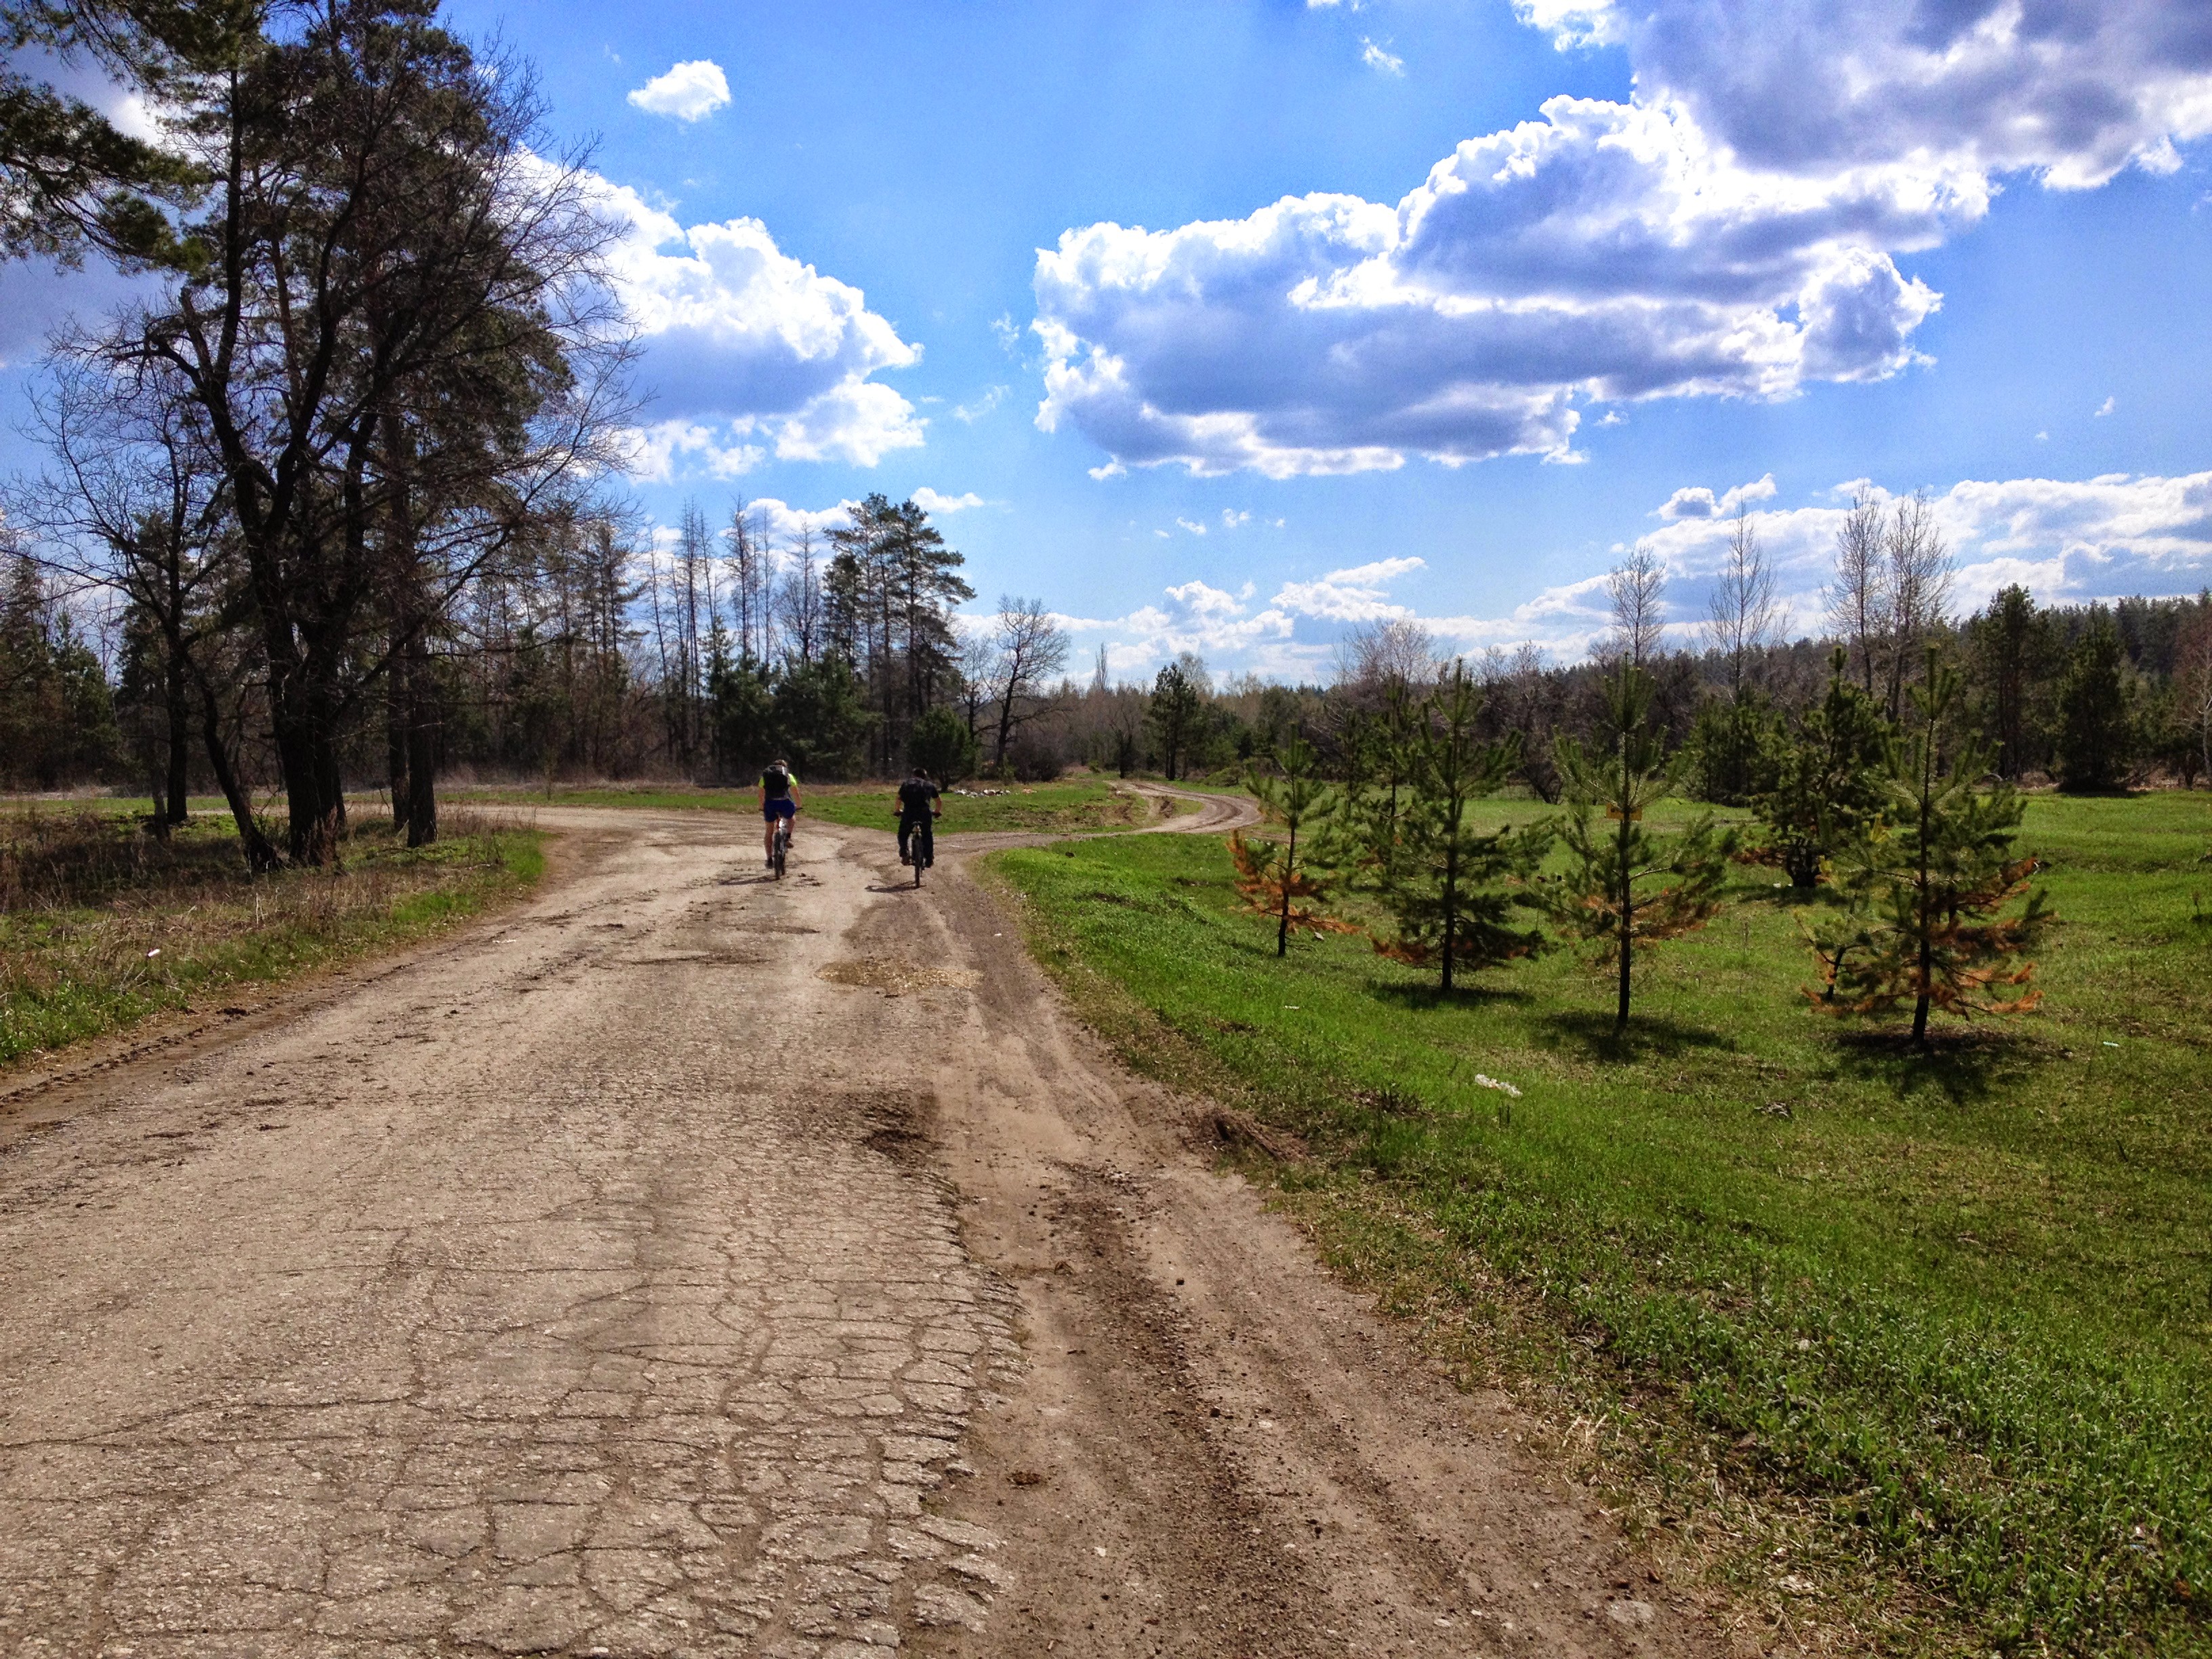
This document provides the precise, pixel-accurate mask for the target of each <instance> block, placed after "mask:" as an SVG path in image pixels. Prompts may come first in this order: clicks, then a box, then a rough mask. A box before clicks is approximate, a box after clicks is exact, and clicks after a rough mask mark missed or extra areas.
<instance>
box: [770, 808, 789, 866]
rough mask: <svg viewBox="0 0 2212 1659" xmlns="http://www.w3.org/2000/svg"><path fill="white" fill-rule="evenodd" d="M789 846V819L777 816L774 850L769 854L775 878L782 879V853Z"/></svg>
mask: <svg viewBox="0 0 2212 1659" xmlns="http://www.w3.org/2000/svg"><path fill="white" fill-rule="evenodd" d="M790 847H791V820H790V819H789V818H778V819H777V820H776V821H775V852H773V853H771V854H769V860H770V862H772V863H773V864H774V865H775V878H776V879H777V880H778V881H781V880H782V879H783V855H784V854H785V853H786V852H787V851H788V850H789V848H790Z"/></svg>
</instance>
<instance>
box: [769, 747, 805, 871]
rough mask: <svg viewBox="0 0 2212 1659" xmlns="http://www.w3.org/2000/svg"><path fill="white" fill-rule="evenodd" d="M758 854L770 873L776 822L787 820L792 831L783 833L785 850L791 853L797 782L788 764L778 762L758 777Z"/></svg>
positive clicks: (796, 814)
mask: <svg viewBox="0 0 2212 1659" xmlns="http://www.w3.org/2000/svg"><path fill="white" fill-rule="evenodd" d="M760 792H761V820H762V823H761V851H762V852H763V853H764V854H766V855H767V857H766V859H765V860H763V861H764V862H765V863H766V864H767V866H768V867H769V869H771V870H773V869H775V821H776V820H777V819H778V818H785V819H787V820H789V822H790V824H791V828H790V829H787V830H786V831H785V832H784V842H783V844H784V848H785V850H786V851H787V852H788V851H789V850H790V848H791V844H792V842H793V839H794V838H795V837H796V836H797V834H798V831H799V780H798V779H797V778H795V777H793V776H792V775H791V763H790V762H789V761H786V760H777V761H775V762H773V763H770V764H769V769H768V770H767V771H765V772H763V773H762V774H761V781H760Z"/></svg>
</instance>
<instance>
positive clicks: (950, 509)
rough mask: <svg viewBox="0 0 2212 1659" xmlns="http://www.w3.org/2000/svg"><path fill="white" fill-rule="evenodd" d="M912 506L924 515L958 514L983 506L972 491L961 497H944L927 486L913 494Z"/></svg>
mask: <svg viewBox="0 0 2212 1659" xmlns="http://www.w3.org/2000/svg"><path fill="white" fill-rule="evenodd" d="M914 504H915V506H916V507H920V508H921V510H922V511H923V512H925V513H940V514H941V513H959V512H962V511H964V510H965V509H966V508H968V507H981V506H983V505H984V501H983V498H982V497H981V495H977V494H976V493H975V491H974V490H972V489H971V490H969V491H968V492H967V494H965V495H940V494H939V493H938V492H937V491H936V490H934V489H931V488H930V487H929V486H928V485H927V484H924V485H922V487H921V489H917V490H915V492H914Z"/></svg>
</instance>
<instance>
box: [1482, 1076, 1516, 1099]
mask: <svg viewBox="0 0 2212 1659" xmlns="http://www.w3.org/2000/svg"><path fill="white" fill-rule="evenodd" d="M1474 1086H1475V1087H1476V1088H1478V1089H1495V1090H1497V1091H1498V1093H1499V1094H1501V1095H1511V1096H1512V1097H1513V1098H1514V1099H1516V1100H1518V1099H1520V1098H1521V1091H1519V1090H1518V1089H1516V1088H1515V1087H1514V1086H1513V1085H1511V1084H1510V1083H1500V1082H1499V1081H1498V1079H1496V1078H1494V1077H1485V1076H1483V1074H1482V1073H1480V1072H1477V1073H1475V1074H1474Z"/></svg>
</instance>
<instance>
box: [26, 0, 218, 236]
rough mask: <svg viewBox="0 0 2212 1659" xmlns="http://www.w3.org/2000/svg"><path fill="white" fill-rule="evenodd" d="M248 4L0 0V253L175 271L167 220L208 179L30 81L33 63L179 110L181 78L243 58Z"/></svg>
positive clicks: (185, 93)
mask: <svg viewBox="0 0 2212 1659" xmlns="http://www.w3.org/2000/svg"><path fill="white" fill-rule="evenodd" d="M257 24H258V8H255V7H252V6H247V5H242V4H236V3H223V0H212V3H210V0H122V3H112V0H8V3H5V4H3V5H0V44H4V46H5V47H6V51H7V62H6V64H5V65H4V67H0V258H21V257H23V256H26V255H31V254H49V255H52V256H55V257H57V258H59V259H60V260H62V261H63V262H64V263H65V264H74V263H76V261H77V260H79V259H80V258H82V252H83V250H84V248H85V247H86V246H92V247H94V248H96V249H98V250H99V251H100V252H103V253H105V254H106V255H108V256H109V257H110V258H114V259H116V260H118V262H120V263H122V264H125V265H126V266H141V267H143V266H147V265H172V266H182V265H185V264H189V263H190V262H191V260H193V259H194V258H196V257H197V256H198V254H199V252H200V250H199V249H198V248H197V247H196V246H192V245H191V243H189V242H188V241H179V239H178V238H177V236H176V234H175V232H174V228H173V223H172V222H171V218H170V211H171V210H175V209H178V208H180V207H183V206H185V205H186V204H189V203H191V200H192V199H193V198H194V197H195V195H196V194H197V191H199V189H200V188H201V187H202V186H204V185H205V184H207V183H208V182H209V179H208V176H207V174H206V173H204V171H203V170H202V169H201V168H199V167H195V166H194V165H193V164H192V161H191V159H190V158H189V157H186V156H184V155H179V154H177V153H176V152H175V151H173V150H172V149H169V148H167V147H166V146H164V145H161V144H158V143H151V142H149V141H148V140H145V139H143V138H139V137H132V136H131V135H129V134H126V133H124V132H122V131H118V129H117V128H116V126H115V125H114V124H113V123H112V122H111V121H110V120H109V119H108V118H106V116H105V115H103V114H101V113H100V112H99V111H97V110H95V109H94V108H93V107H92V106H90V105H88V104H87V103H86V102H85V101H84V100H82V99H81V98H76V97H73V96H70V94H65V93H63V92H61V91H59V90H58V89H57V88H55V87H54V85H53V84H52V82H51V81H48V80H46V79H42V78H40V76H38V75H36V74H35V73H32V72H30V66H31V65H33V64H35V63H36V62H37V61H38V58H39V57H40V55H41V54H44V55H47V56H50V57H51V58H53V59H57V60H58V61H59V62H60V63H61V64H65V65H69V66H72V67H74V66H76V65H79V64H85V65H88V66H89V67H91V68H92V69H94V70H96V71H97V72H98V73H100V75H102V76H105V77H106V78H107V79H109V80H112V81H113V82H116V83H117V84H118V86H119V87H121V88H125V89H127V90H128V91H130V92H131V93H134V94H137V95H138V97H139V99H140V100H142V104H143V106H147V107H150V108H153V109H156V110H159V109H165V108H170V107H174V106H177V105H179V103H180V102H181V103H188V102H189V100H190V98H191V82H192V81H193V80H194V79H195V78H196V77H198V76H205V75H209V74H212V73H216V72H218V71H220V70H222V69H223V68H224V67H225V66H227V65H228V64H234V63H235V62H237V61H238V60H239V58H241V57H242V56H244V55H246V53H247V52H250V51H251V50H252V46H253V44H254V40H255V34H256V28H257Z"/></svg>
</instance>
